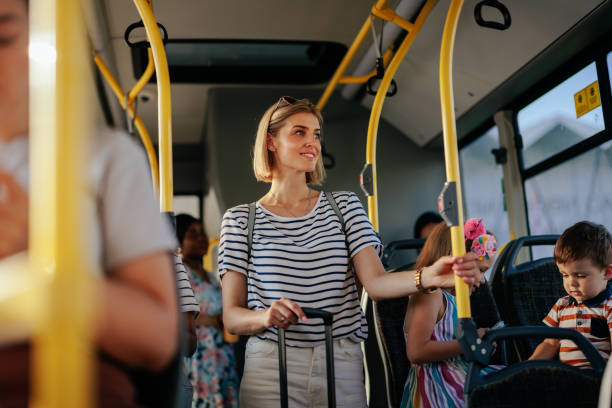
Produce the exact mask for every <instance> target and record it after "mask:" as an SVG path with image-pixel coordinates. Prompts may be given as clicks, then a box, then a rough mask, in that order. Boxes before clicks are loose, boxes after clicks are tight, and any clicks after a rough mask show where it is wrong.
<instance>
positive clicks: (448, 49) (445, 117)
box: [440, 0, 471, 319]
mask: <svg viewBox="0 0 612 408" xmlns="http://www.w3.org/2000/svg"><path fill="white" fill-rule="evenodd" d="M462 6H463V0H452V2H451V5H450V8H449V9H448V14H447V15H446V23H445V24H444V33H443V34H442V47H441V49H440V102H441V105H442V131H443V135H444V159H445V162H446V181H447V182H449V183H452V182H454V183H455V186H456V189H457V191H456V203H455V205H456V206H457V213H458V224H459V225H453V226H451V228H450V230H451V239H452V249H453V255H454V256H463V255H465V238H464V232H463V199H462V197H461V173H460V171H459V153H458V148H457V124H456V123H455V104H454V101H453V76H452V72H453V69H452V68H453V48H454V44H455V33H456V31H457V25H458V23H459V14H460V13H461V7H462ZM455 294H456V296H457V316H458V317H459V318H460V319H461V318H469V317H471V310H470V292H469V288H468V286H467V284H466V283H465V282H463V281H462V280H461V279H459V278H458V277H455Z"/></svg>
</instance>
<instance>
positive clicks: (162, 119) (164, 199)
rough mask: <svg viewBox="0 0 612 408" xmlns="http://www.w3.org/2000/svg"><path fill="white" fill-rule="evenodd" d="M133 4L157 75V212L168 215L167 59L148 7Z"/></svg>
mask: <svg viewBox="0 0 612 408" xmlns="http://www.w3.org/2000/svg"><path fill="white" fill-rule="evenodd" d="M134 4H135V5H136V8H137V9H138V13H139V14H140V18H141V19H142V22H143V23H144V26H145V30H146V32H147V38H148V39H149V43H150V45H151V50H152V53H153V61H154V62H155V72H156V75H157V95H158V98H157V106H158V126H159V130H158V134H159V193H160V209H161V211H163V212H172V195H173V190H174V188H173V179H172V177H173V175H172V106H171V95H170V72H169V70H168V60H167V58H166V50H165V48H164V44H163V42H162V38H161V35H160V33H159V29H158V28H157V22H156V21H155V16H154V15H153V9H152V8H151V5H150V4H149V3H148V2H147V1H146V0H134Z"/></svg>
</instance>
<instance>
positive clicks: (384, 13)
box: [372, 1, 414, 31]
mask: <svg viewBox="0 0 612 408" xmlns="http://www.w3.org/2000/svg"><path fill="white" fill-rule="evenodd" d="M386 3H387V2H386V1H385V2H377V3H376V4H375V5H374V6H372V14H373V15H375V16H376V17H378V18H382V19H383V20H386V21H390V22H392V23H394V24H396V25H398V26H400V27H402V28H403V29H404V30H406V31H412V30H413V29H414V24H412V23H411V22H410V21H406V20H404V19H403V18H401V17H400V16H398V15H397V13H396V12H395V11H394V10H393V9H392V8H391V7H389V6H387V4H386Z"/></svg>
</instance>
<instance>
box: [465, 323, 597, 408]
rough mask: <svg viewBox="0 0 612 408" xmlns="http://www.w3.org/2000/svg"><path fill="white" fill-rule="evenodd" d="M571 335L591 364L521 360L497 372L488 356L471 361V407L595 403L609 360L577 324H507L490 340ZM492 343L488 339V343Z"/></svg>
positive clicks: (468, 381)
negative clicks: (489, 368) (487, 371)
mask: <svg viewBox="0 0 612 408" xmlns="http://www.w3.org/2000/svg"><path fill="white" fill-rule="evenodd" d="M532 337H536V338H567V339H570V340H572V341H573V342H574V343H576V345H577V346H578V347H579V348H580V350H581V351H582V352H583V353H584V355H585V356H586V358H587V359H588V360H589V362H590V364H591V369H579V368H576V367H573V366H570V365H568V364H564V363H561V362H560V361H558V360H533V361H521V362H518V363H515V364H513V365H511V366H509V367H506V368H504V369H502V370H500V371H498V372H494V373H492V374H485V372H484V371H483V370H482V369H483V368H484V367H485V366H486V365H487V364H489V361H487V362H482V363H478V362H475V361H473V362H471V363H470V368H469V370H468V375H467V379H466V383H465V388H464V391H465V399H466V405H467V407H469V408H484V407H486V408H493V407H495V408H500V407H551V408H552V407H555V408H556V407H559V406H571V407H595V406H597V400H598V395H599V389H600V384H601V376H602V374H603V371H604V368H605V364H606V363H605V360H604V359H603V357H602V356H601V355H600V354H599V352H598V351H597V350H596V349H595V347H594V346H593V344H591V342H590V341H589V340H588V339H587V338H586V337H584V336H583V335H582V334H581V333H579V332H577V331H576V330H572V329H561V328H557V327H545V326H522V327H506V328H502V329H498V330H492V331H490V332H488V333H487V334H486V335H485V336H484V337H483V341H484V342H485V346H489V345H490V343H493V342H499V341H500V340H503V339H517V338H532ZM487 343H489V344H487Z"/></svg>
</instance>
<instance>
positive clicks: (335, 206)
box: [323, 191, 346, 237]
mask: <svg viewBox="0 0 612 408" xmlns="http://www.w3.org/2000/svg"><path fill="white" fill-rule="evenodd" d="M323 194H325V198H327V202H328V203H329V205H331V207H332V209H333V210H334V212H335V213H336V215H337V216H338V218H339V219H340V224H341V225H342V232H343V233H344V236H345V237H346V227H345V225H344V217H343V216H342V213H341V212H340V208H338V203H336V200H335V199H334V195H333V194H332V193H330V192H329V191H324V192H323Z"/></svg>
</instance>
